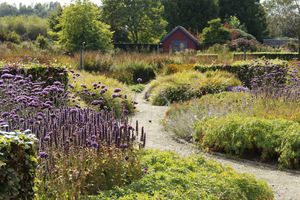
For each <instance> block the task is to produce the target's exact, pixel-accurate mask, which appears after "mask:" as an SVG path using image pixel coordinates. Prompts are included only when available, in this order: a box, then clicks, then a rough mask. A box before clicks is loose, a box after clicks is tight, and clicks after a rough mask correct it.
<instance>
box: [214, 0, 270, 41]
mask: <svg viewBox="0 0 300 200" xmlns="http://www.w3.org/2000/svg"><path fill="white" fill-rule="evenodd" d="M259 1H260V0H219V6H220V17H221V19H222V20H223V21H224V20H225V19H226V18H228V17H229V16H236V17H237V18H238V19H239V20H240V22H241V24H245V26H246V28H247V30H248V33H250V34H252V35H253V36H254V37H256V38H257V39H259V40H261V39H262V36H264V35H267V32H266V30H267V19H266V12H265V10H264V7H263V6H262V5H261V4H260V3H259Z"/></svg>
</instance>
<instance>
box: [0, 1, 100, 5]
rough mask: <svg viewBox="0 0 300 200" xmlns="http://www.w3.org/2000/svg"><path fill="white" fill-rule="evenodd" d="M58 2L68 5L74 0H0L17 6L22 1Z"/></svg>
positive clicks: (31, 3) (27, 2)
mask: <svg viewBox="0 0 300 200" xmlns="http://www.w3.org/2000/svg"><path fill="white" fill-rule="evenodd" d="M51 1H52V2H56V1H58V2H59V3H60V4H61V5H65V4H66V5H68V4H70V2H71V1H72V0H0V3H4V2H6V3H7V4H10V5H13V4H16V6H19V4H20V3H22V4H23V5H27V6H28V5H34V4H36V3H42V4H43V3H50V2H51ZM91 2H93V3H95V4H97V5H100V3H101V0H91Z"/></svg>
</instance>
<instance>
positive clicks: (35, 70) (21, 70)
mask: <svg viewBox="0 0 300 200" xmlns="http://www.w3.org/2000/svg"><path fill="white" fill-rule="evenodd" d="M5 68H7V69H8V70H9V73H10V74H13V75H16V74H24V75H25V76H26V77H28V76H29V75H30V74H31V76H32V81H36V80H38V79H40V81H45V82H46V84H45V87H46V86H47V85H52V84H53V83H54V82H55V81H59V82H61V83H63V84H64V85H67V84H68V81H69V75H68V70H67V69H66V68H65V67H63V66H60V65H56V64H50V63H44V64H40V63H28V64H18V63H7V64H6V63H1V62H0V76H1V75H2V74H3V72H1V70H3V69H5Z"/></svg>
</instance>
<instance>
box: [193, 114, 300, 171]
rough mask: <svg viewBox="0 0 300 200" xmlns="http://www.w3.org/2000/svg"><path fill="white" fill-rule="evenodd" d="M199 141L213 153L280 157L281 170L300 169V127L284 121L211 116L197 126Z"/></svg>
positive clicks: (263, 157)
mask: <svg viewBox="0 0 300 200" xmlns="http://www.w3.org/2000/svg"><path fill="white" fill-rule="evenodd" d="M195 137H196V138H195V139H198V140H199V142H200V145H201V146H203V147H208V148H211V149H212V150H217V151H225V152H226V153H233V154H234V155H239V156H242V157H243V156H247V157H248V156H250V155H252V156H255V157H257V156H261V159H266V158H273V159H274V158H276V159H278V162H279V164H280V167H287V168H299V167H300V125H299V123H297V122H293V121H288V120H284V119H273V120H268V119H262V118H256V117H246V118H243V117H240V116H237V115H231V116H227V117H226V118H217V117H215V118H214V117H211V118H206V119H203V120H200V121H199V122H198V123H197V124H196V126H195Z"/></svg>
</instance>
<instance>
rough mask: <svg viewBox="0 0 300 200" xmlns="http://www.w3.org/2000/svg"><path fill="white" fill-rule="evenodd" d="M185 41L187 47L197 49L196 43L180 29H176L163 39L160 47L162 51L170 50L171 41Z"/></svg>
mask: <svg viewBox="0 0 300 200" xmlns="http://www.w3.org/2000/svg"><path fill="white" fill-rule="evenodd" d="M172 40H173V41H187V49H194V50H197V44H196V42H195V41H194V40H192V39H191V38H190V37H189V36H188V35H186V34H185V33H184V32H183V31H182V30H180V29H178V30H176V31H175V32H174V33H173V34H172V35H170V36H169V37H168V38H167V39H165V40H164V41H163V44H162V48H163V50H164V51H170V48H171V41H172Z"/></svg>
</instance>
